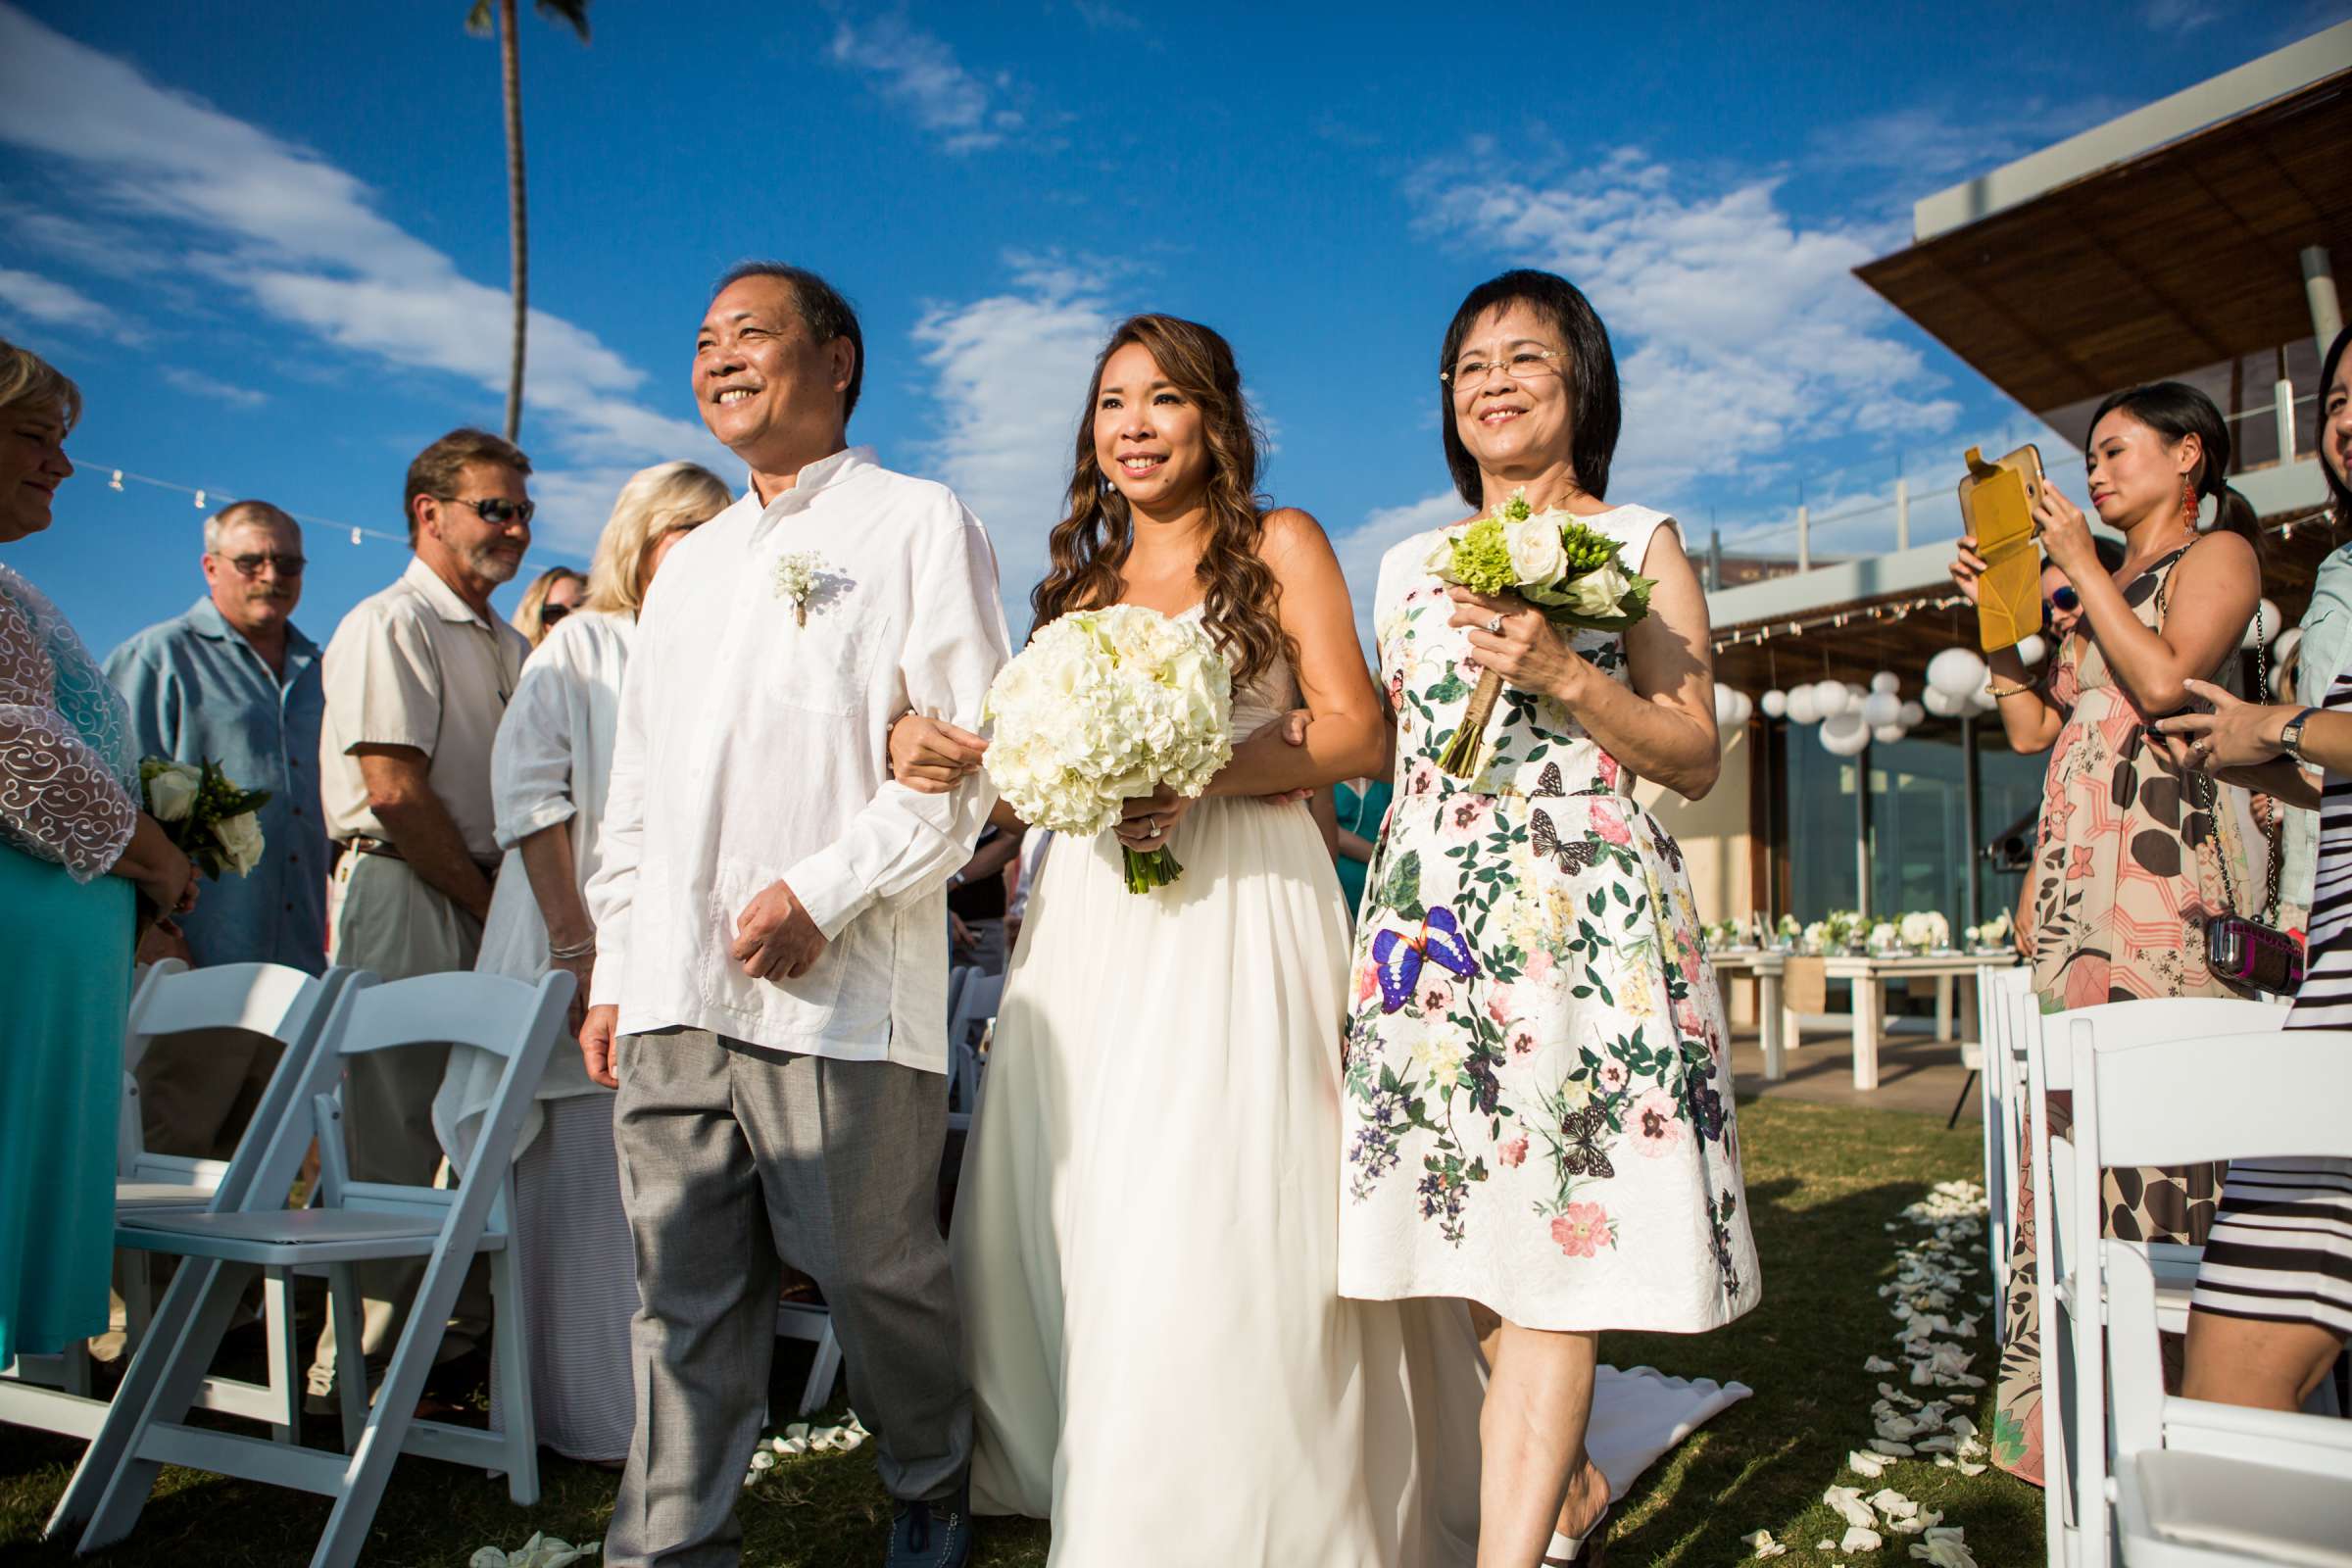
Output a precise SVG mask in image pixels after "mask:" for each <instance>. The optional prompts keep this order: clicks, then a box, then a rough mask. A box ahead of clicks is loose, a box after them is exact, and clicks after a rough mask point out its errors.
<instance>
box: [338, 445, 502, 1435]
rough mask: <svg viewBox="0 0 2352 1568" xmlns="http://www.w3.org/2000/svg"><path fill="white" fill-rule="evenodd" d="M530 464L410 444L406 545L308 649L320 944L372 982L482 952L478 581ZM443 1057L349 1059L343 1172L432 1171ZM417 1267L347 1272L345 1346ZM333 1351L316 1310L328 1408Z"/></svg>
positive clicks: (377, 1366) (459, 1321) (478, 1324)
mask: <svg viewBox="0 0 2352 1568" xmlns="http://www.w3.org/2000/svg"><path fill="white" fill-rule="evenodd" d="M530 471H531V464H530V460H529V459H528V458H526V457H524V456H523V455H522V453H521V452H520V451H519V450H518V449H516V448H515V446H514V445H512V444H511V443H509V442H506V441H502V440H500V439H499V438H498V437H497V436H495V435H492V434H490V433H489V432H488V431H486V430H469V429H461V430H453V431H451V432H450V433H449V434H448V435H445V436H443V437H442V438H441V439H440V440H438V441H436V442H434V443H433V444H432V445H431V446H429V447H426V448H425V449H424V450H423V451H422V452H420V453H418V454H417V460H416V461H415V462H414V463H412V464H410V465H409V474H408V483H407V485H406V487H405V489H404V490H403V493H402V506H403V510H404V511H405V512H406V513H407V515H408V527H409V543H410V545H411V547H412V548H413V549H414V550H415V552H416V554H415V556H414V558H413V559H412V560H411V561H410V562H409V564H408V567H407V569H406V570H404V571H403V572H402V573H401V574H400V578H399V580H398V581H396V582H394V583H393V584H392V585H391V586H390V587H389V588H386V589H384V590H383V591H382V592H381V593H378V594H376V595H374V596H373V597H371V598H368V599H366V600H363V601H361V603H360V604H359V606H358V607H357V608H356V609H354V610H353V611H352V613H350V614H348V615H346V616H344V617H343V624H342V625H340V626H339V627H337V628H336V629H335V635H334V638H333V640H332V641H331V642H329V643H328V644H327V647H326V659H325V662H324V673H325V687H326V722H325V725H324V727H323V731H322V735H321V739H320V742H319V774H320V787H321V789H322V791H323V795H324V804H325V809H326V830H327V833H328V835H329V836H330V837H331V838H333V840H334V841H335V845H336V852H337V853H336V860H335V868H334V879H333V883H332V885H331V887H330V888H329V891H328V894H327V904H328V929H329V933H330V943H331V946H330V948H329V952H330V953H331V954H332V955H333V957H334V960H335V962H337V963H340V964H345V965H349V966H351V967H354V968H360V969H371V970H373V971H374V972H375V973H376V974H378V975H381V976H382V977H383V978H384V979H386V980H405V979H408V978H409V977H411V976H413V975H420V974H439V973H444V972H447V971H450V970H465V969H471V968H472V967H473V960H474V956H475V954H476V952H477V950H478V949H479V948H480V946H481V940H482V917H483V915H484V914H486V913H487V912H488V911H489V908H490V879H491V877H492V876H493V875H495V874H496V872H497V868H498V862H499V858H500V852H499V845H498V840H497V838H496V837H495V836H494V835H493V833H492V824H493V822H494V821H495V811H494V809H493V807H492V803H491V795H490V745H491V741H492V739H493V738H494V737H495V736H496V735H497V733H498V723H499V719H500V718H501V717H502V716H503V715H504V714H505V712H506V708H507V698H508V696H509V695H510V694H511V693H513V691H514V690H515V681H516V680H517V679H518V678H519V677H520V675H521V673H522V662H523V660H525V659H526V658H528V657H529V655H530V644H529V643H527V642H526V641H524V639H523V636H522V634H521V633H520V632H518V631H516V630H515V628H514V627H512V626H510V625H508V624H507V622H506V621H505V620H504V619H503V618H502V617H500V616H498V615H496V614H494V613H492V612H491V609H490V595H491V592H492V591H493V590H494V589H496V588H497V587H498V586H499V585H500V584H501V583H504V582H507V581H508V580H510V579H511V578H513V577H514V575H515V571H516V570H517V569H518V568H520V566H521V565H522V558H523V554H524V552H525V551H527V550H528V549H529V548H530V544H531V513H532V506H531V499H530V493H529V490H528V488H527V484H526V481H527V479H528V478H529V475H530ZM448 1057H449V1050H448V1048H447V1047H445V1046H410V1047H407V1048H405V1049H402V1050H398V1051H376V1052H369V1053H368V1054H366V1055H364V1056H355V1057H354V1058H352V1061H351V1064H350V1065H349V1066H348V1067H347V1068H346V1069H345V1079H344V1089H343V1119H344V1125H345V1127H346V1128H347V1129H348V1133H349V1137H350V1141H351V1174H352V1175H353V1176H354V1177H355V1178H357V1179H358V1180H360V1181H364V1182H406V1183H414V1184H417V1185H424V1184H428V1183H430V1182H431V1181H432V1179H433V1172H434V1169H435V1168H436V1167H437V1166H438V1165H439V1164H440V1163H441V1144H440V1140H439V1139H438V1138H436V1137H435V1136H434V1133H433V1126H432V1117H431V1109H432V1103H433V1095H434V1093H435V1092H436V1091H437V1090H438V1089H439V1088H440V1086H441V1075H442V1069H443V1068H444V1067H445V1066H446V1065H447V1062H448ZM423 1272H424V1270H423V1266H422V1260H421V1259H418V1260H417V1262H415V1263H413V1264H388V1265H368V1266H366V1267H363V1268H362V1269H361V1270H360V1288H361V1294H362V1295H363V1296H365V1297H366V1299H367V1322H366V1325H365V1328H364V1332H363V1341H364V1343H365V1345H366V1348H367V1351H368V1362H369V1366H370V1368H371V1370H373V1371H374V1372H375V1373H377V1374H378V1375H380V1371H381V1367H382V1363H383V1361H384V1360H385V1359H386V1358H388V1356H389V1355H390V1353H391V1348H392V1346H393V1344H394V1343H395V1342H396V1341H397V1340H398V1338H399V1336H400V1327H401V1321H402V1319H403V1318H404V1317H405V1316H406V1314H407V1311H408V1304H409V1301H410V1299H412V1298H413V1297H414V1296H415V1295H416V1291H417V1283H418V1281H419V1280H420V1279H421V1278H422V1276H423ZM487 1304H488V1302H487V1293H486V1292H481V1291H477V1290H475V1289H474V1288H473V1287H472V1286H471V1285H469V1286H468V1290H467V1294H466V1295H465V1296H461V1297H460V1298H459V1299H458V1308H457V1312H456V1314H455V1318H454V1320H453V1321H454V1324H455V1326H454V1327H453V1328H452V1330H451V1332H450V1335H449V1338H448V1339H447V1340H445V1341H444V1342H443V1347H442V1348H443V1352H444V1355H445V1357H446V1356H454V1355H456V1354H458V1353H461V1352H463V1351H466V1350H467V1349H470V1348H472V1347H473V1346H474V1345H475V1344H477V1343H479V1341H480V1338H481V1335H482V1332H483V1330H484V1329H485V1328H486V1327H487V1323H488V1312H487ZM334 1352H335V1341H334V1328H333V1325H332V1322H331V1321H330V1322H329V1325H328V1327H327V1331H326V1333H325V1334H323V1335H321V1336H320V1337H319V1353H318V1357H317V1359H316V1360H315V1361H314V1362H313V1364H312V1368H311V1376H310V1392H311V1394H312V1396H313V1397H314V1401H315V1403H316V1404H319V1405H323V1406H325V1407H327V1408H330V1409H331V1408H332V1405H331V1398H330V1397H331V1395H332V1393H333V1389H334V1378H335V1375H336V1368H335V1365H334V1360H335V1353H334Z"/></svg>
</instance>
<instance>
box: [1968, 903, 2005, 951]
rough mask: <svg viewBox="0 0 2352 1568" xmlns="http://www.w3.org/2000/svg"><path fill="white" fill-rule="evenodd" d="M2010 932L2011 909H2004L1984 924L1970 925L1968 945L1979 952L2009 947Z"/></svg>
mask: <svg viewBox="0 0 2352 1568" xmlns="http://www.w3.org/2000/svg"><path fill="white" fill-rule="evenodd" d="M2010 933H2011V926H2010V924H2009V911H2008V910H2007V909H2003V910H2002V911H2001V912H2000V913H1998V914H1996V915H1994V916H1993V917H1992V918H1991V919H1989V920H1987V921H1985V923H1984V924H1983V925H1972V926H1970V927H1969V928H1968V945H1969V947H1970V948H1972V949H1974V950H1975V951H1976V952H1979V953H1984V952H1985V951H1987V950H1989V949H1993V948H2002V947H2007V946H2008V945H2009V937H2010Z"/></svg>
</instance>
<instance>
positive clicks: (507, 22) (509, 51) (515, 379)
mask: <svg viewBox="0 0 2352 1568" xmlns="http://www.w3.org/2000/svg"><path fill="white" fill-rule="evenodd" d="M518 43H519V40H518V39H517V38H516V37H515V0H498V64H499V75H500V78H501V80H500V85H501V87H502V88H503V89H504V90H505V94H506V101H507V229H508V238H509V241H510V248H511V250H512V251H513V254H514V259H515V267H514V278H513V289H514V295H515V356H514V363H513V366H512V368H510V369H509V371H508V374H507V439H508V440H509V441H512V440H514V439H515V433H516V432H517V431H518V430H519V429H520V428H521V427H522V349H523V337H524V333H525V329H526V327H527V324H528V322H529V320H530V289H529V277H530V229H529V225H528V223H527V221H525V219H524V216H523V197H522V65H521V60H520V56H519V52H518Z"/></svg>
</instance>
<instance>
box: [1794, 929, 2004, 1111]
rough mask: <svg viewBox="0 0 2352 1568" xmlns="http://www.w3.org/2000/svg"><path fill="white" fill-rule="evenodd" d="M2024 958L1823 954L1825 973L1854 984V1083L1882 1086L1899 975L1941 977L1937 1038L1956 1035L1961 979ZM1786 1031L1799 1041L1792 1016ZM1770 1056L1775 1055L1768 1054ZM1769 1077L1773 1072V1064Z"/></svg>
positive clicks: (1902, 977) (1861, 1086) (1865, 1086)
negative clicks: (1890, 992)
mask: <svg viewBox="0 0 2352 1568" xmlns="http://www.w3.org/2000/svg"><path fill="white" fill-rule="evenodd" d="M2017 962H2018V957H2017V955H2016V954H2014V953H2009V952H2002V953H1922V954H1910V953H1905V954H1894V955H1887V956H1880V955H1875V954H1864V953H1839V954H1832V955H1829V956H1825V957H1824V958H1823V959H1822V972H1823V974H1824V975H1825V976H1826V977H1827V978H1829V979H1832V980H1845V981H1849V982H1851V983H1852V985H1853V988H1854V1087H1855V1088H1856V1089H1876V1088H1878V1087H1879V1047H1880V1045H1881V1043H1882V1042H1883V1041H1884V1040H1885V1038H1886V1034H1887V993H1886V987H1887V983H1888V982H1889V981H1894V980H1926V979H1933V980H1934V981H1935V982H1936V1039H1937V1040H1939V1041H1940V1040H1953V1039H1956V1038H1957V1036H1956V1035H1955V1034H1954V1033H1953V1028H1952V1022H1953V1020H1952V1014H1953V995H1954V992H1955V991H1956V990H1957V989H1958V982H1959V981H1961V980H1963V979H1966V980H1968V981H1969V982H1970V983H1971V984H1972V985H1973V984H1974V983H1975V977H1976V973H1977V971H1978V970H1979V969H2006V968H2011V967H2013V966H2015V965H2016V963H2017ZM1782 1030H1783V1032H1784V1033H1785V1034H1787V1035H1788V1037H1789V1039H1791V1040H1793V1039H1794V1038H1795V1037H1796V1029H1795V1020H1794V1019H1792V1018H1791V1019H1787V1020H1784V1022H1783V1024H1782ZM1766 1059H1767V1060H1768V1061H1769V1060H1770V1057H1769V1055H1768V1056H1767V1058H1766ZM1767 1075H1768V1076H1776V1075H1774V1074H1771V1073H1770V1071H1769V1068H1768V1069H1767Z"/></svg>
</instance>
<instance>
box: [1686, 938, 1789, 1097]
mask: <svg viewBox="0 0 2352 1568" xmlns="http://www.w3.org/2000/svg"><path fill="white" fill-rule="evenodd" d="M1788 960H1789V956H1788V955H1787V954H1785V953H1779V952H1773V951H1768V950H1766V949H1763V948H1725V949H1719V950H1717V951H1715V952H1713V953H1710V954H1708V955H1707V962H1708V963H1710V964H1712V965H1713V966H1714V969H1715V973H1716V975H1717V977H1718V980H1719V982H1720V981H1721V980H1729V979H1732V978H1734V977H1737V976H1740V975H1750V976H1753V977H1754V979H1755V982H1756V1034H1757V1037H1758V1039H1759V1040H1760V1041H1761V1043H1762V1045H1763V1047H1764V1079H1765V1082H1767V1083H1778V1082H1779V1081H1780V1080H1781V1079H1783V1078H1786V1077H1788V1076H1789V1065H1788V1060H1787V1052H1788V1047H1789V1041H1791V1040H1793V1039H1795V1038H1796V1035H1795V1032H1794V1031H1793V1030H1792V1029H1790V1028H1789V1026H1788V1023H1787V1021H1786V1020H1785V1018H1784V1016H1783V1013H1784V1010H1785V1009H1784V1007H1783V1005H1782V1001H1781V976H1782V974H1783V973H1784V972H1785V971H1786V970H1787V968H1788ZM1723 1011H1724V1016H1725V1017H1726V1018H1727V1019H1728V1018H1729V1017H1730V1016H1731V1011H1732V1004H1731V998H1730V997H1729V996H1726V997H1725V998H1724V999H1723Z"/></svg>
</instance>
